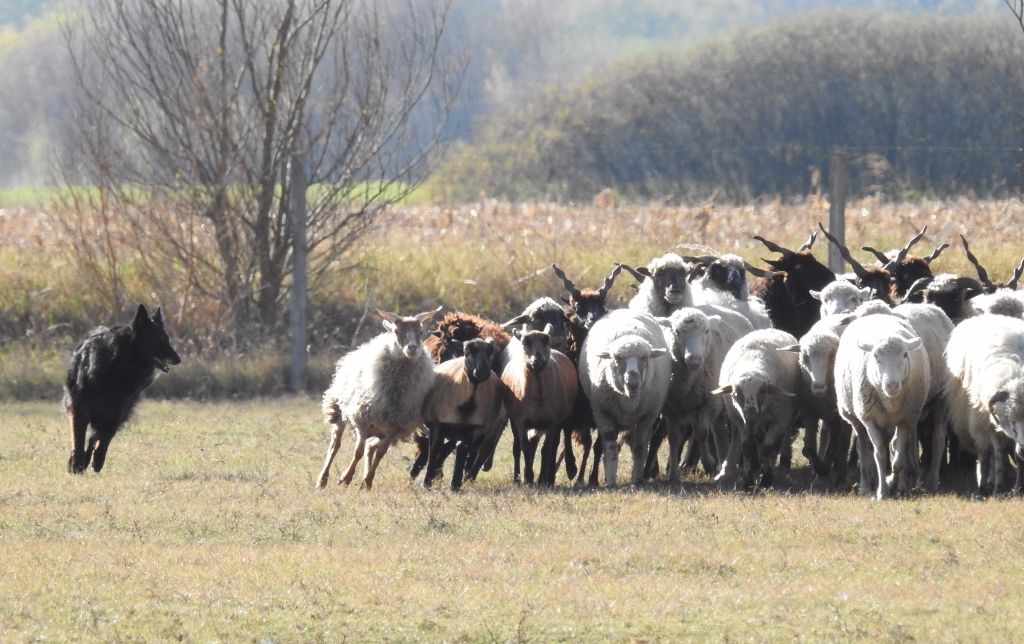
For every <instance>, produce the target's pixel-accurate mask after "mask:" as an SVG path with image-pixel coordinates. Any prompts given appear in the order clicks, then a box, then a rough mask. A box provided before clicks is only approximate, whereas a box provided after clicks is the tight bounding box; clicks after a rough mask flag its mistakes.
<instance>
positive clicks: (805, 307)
mask: <svg viewBox="0 0 1024 644" xmlns="http://www.w3.org/2000/svg"><path fill="white" fill-rule="evenodd" d="M817 234H818V233H816V232H813V233H811V236H810V237H809V238H808V239H807V241H806V242H805V243H804V244H803V245H802V246H800V248H799V249H797V250H795V251H794V250H790V249H788V248H784V247H782V246H779V245H778V244H776V243H775V242H771V241H768V240H767V239H765V238H764V237H761V236H759V235H758V236H755V237H754V239H756V240H758V241H760V242H761V243H762V244H764V245H765V246H767V247H768V250H770V251H772V252H775V253H781V254H782V257H780V258H779V259H774V260H773V259H765V260H764V262H765V263H767V264H768V265H769V266H771V268H772V270H773V271H776V274H774V275H772V276H770V277H759V278H758V279H756V280H754V281H753V282H752V283H751V284H750V294H751V295H755V296H757V297H759V298H760V299H761V301H762V302H764V306H765V309H767V310H768V317H770V318H771V321H772V326H774V327H775V328H777V329H781V330H783V331H786V332H787V333H792V334H793V335H795V336H796V337H800V336H802V335H803V334H804V333H806V332H807V330H808V329H810V328H811V326H813V325H814V323H815V322H817V321H818V320H819V319H820V317H821V307H820V305H819V303H818V301H817V300H815V299H814V298H813V297H811V295H810V291H811V290H815V291H820V290H821V289H823V288H824V287H825V286H826V285H827V284H829V283H831V282H834V281H835V279H836V276H835V274H834V273H833V272H832V271H830V270H829V269H828V267H827V266H825V265H824V264H822V263H821V262H819V261H818V260H817V259H816V258H815V257H814V255H812V254H811V247H812V246H813V245H814V240H815V238H816V237H817ZM748 270H749V269H748Z"/></svg>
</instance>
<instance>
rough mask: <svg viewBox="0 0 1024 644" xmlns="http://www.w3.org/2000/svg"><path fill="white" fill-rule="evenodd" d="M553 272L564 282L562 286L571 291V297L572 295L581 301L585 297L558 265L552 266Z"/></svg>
mask: <svg viewBox="0 0 1024 644" xmlns="http://www.w3.org/2000/svg"><path fill="white" fill-rule="evenodd" d="M551 270H553V271H555V276H556V277H557V278H558V279H560V280H562V285H563V286H565V290H567V291H569V295H571V296H572V297H573V299H575V300H576V301H579V300H580V298H582V297H583V294H582V293H580V290H579V289H578V288H576V285H575V284H573V282H572V280H571V279H569V278H568V277H566V276H565V271H563V270H562V269H560V268H558V265H557V264H552V265H551Z"/></svg>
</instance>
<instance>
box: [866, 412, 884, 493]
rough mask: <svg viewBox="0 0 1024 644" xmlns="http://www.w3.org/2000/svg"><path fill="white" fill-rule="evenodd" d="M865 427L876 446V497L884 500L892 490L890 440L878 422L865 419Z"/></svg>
mask: <svg viewBox="0 0 1024 644" xmlns="http://www.w3.org/2000/svg"><path fill="white" fill-rule="evenodd" d="M864 428H865V430H866V431H867V435H868V439H869V440H870V441H871V445H872V447H873V448H874V456H875V468H876V469H877V472H878V488H877V491H876V492H875V499H877V500H882V499H884V498H887V497H888V496H889V494H890V492H891V490H890V489H889V486H888V479H889V476H888V474H887V472H888V471H889V442H888V441H887V440H885V432H884V430H883V429H882V428H881V427H880V426H879V425H878V424H876V423H874V422H871V421H864Z"/></svg>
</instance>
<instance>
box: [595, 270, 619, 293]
mask: <svg viewBox="0 0 1024 644" xmlns="http://www.w3.org/2000/svg"><path fill="white" fill-rule="evenodd" d="M621 272H622V265H621V264H616V265H615V268H613V269H612V272H611V274H610V275H608V277H606V278H604V286H602V287H601V288H599V289H597V294H598V295H599V296H601V299H602V300H603V299H605V298H606V297H608V291H609V289H611V287H612V284H613V283H614V282H615V278H616V277H618V276H619V273H621Z"/></svg>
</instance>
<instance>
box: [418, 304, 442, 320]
mask: <svg viewBox="0 0 1024 644" xmlns="http://www.w3.org/2000/svg"><path fill="white" fill-rule="evenodd" d="M443 308H444V307H443V306H439V307H437V308H436V309H434V310H433V311H424V312H423V313H417V314H416V321H417V322H419V323H420V324H423V323H424V322H429V321H430V320H431V319H433V317H434V316H435V315H437V314H438V313H440V312H441V309H443Z"/></svg>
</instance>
